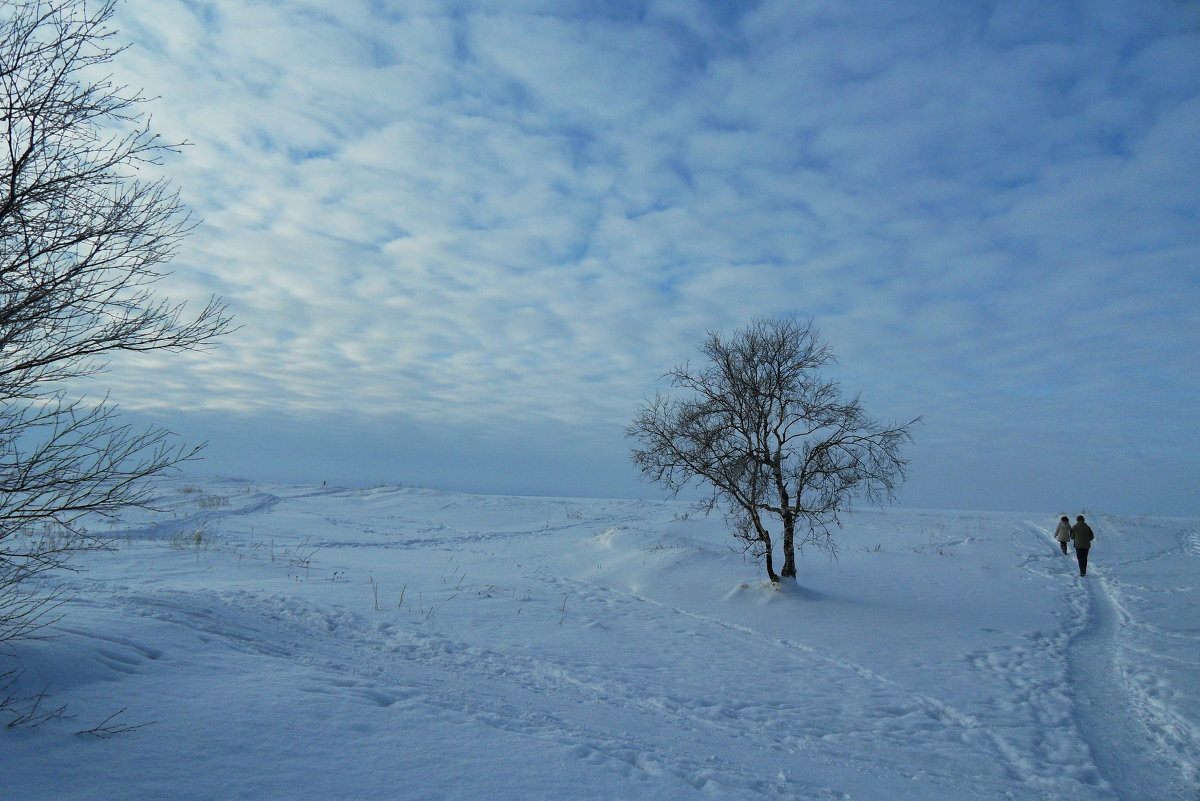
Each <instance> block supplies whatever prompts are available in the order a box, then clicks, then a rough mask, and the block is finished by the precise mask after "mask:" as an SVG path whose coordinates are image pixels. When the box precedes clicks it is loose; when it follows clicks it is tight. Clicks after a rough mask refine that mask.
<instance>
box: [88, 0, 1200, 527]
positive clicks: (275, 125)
mask: <svg viewBox="0 0 1200 801" xmlns="http://www.w3.org/2000/svg"><path fill="white" fill-rule="evenodd" d="M120 14H121V17H120V24H121V27H122V28H123V30H124V31H125V33H126V34H127V35H128V37H129V38H130V39H132V40H133V41H134V42H135V47H134V48H133V49H131V50H130V51H128V52H127V53H125V54H123V55H122V57H121V60H120V62H119V65H118V66H119V68H120V69H121V70H122V72H121V78H122V79H125V80H128V81H129V82H130V83H132V84H134V85H139V86H145V87H146V88H147V92H148V94H152V95H160V96H161V99H160V100H157V101H155V103H154V104H153V107H152V110H153V112H154V122H155V125H156V127H158V128H159V129H160V130H163V131H164V133H165V134H166V135H167V136H168V137H173V138H176V139H180V138H185V137H186V138H187V139H189V140H190V141H191V142H193V144H192V145H191V146H190V147H187V148H185V149H184V150H183V152H182V153H181V155H180V156H178V157H172V158H170V159H169V160H168V162H167V163H166V164H165V165H164V167H163V170H164V171H165V172H166V173H167V174H169V175H170V176H171V177H172V178H173V179H174V180H175V181H176V182H177V183H178V185H179V186H180V187H181V190H182V192H183V195H184V198H185V200H186V201H187V202H188V203H189V204H190V205H191V206H192V207H193V208H194V209H195V211H196V212H197V214H198V215H199V216H201V217H203V218H204V224H203V226H202V227H201V228H200V229H198V230H197V232H196V233H195V234H194V235H193V236H192V237H191V238H190V239H189V240H187V242H186V243H185V245H184V247H183V249H182V250H181V252H180V254H179V256H178V259H177V261H176V265H175V266H176V268H177V270H176V275H175V276H173V277H172V278H171V279H170V280H169V281H168V282H166V283H165V284H164V289H166V290H168V291H169V292H170V294H172V295H173V296H179V297H192V298H197V299H199V298H203V297H205V296H207V294H209V293H211V292H213V291H216V292H219V293H220V294H221V295H223V296H224V297H225V298H227V299H228V301H229V302H230V304H231V306H232V308H233V310H234V312H235V313H236V314H237V315H238V320H239V322H240V323H241V324H242V326H243V327H242V329H241V330H240V331H239V332H238V333H237V334H236V335H233V336H230V337H228V338H227V342H226V343H225V344H224V345H223V346H222V347H221V348H220V349H218V350H217V351H215V352H214V353H211V354H207V355H205V356H203V357H202V358H183V359H156V358H147V359H142V360H136V361H135V360H130V361H122V362H120V363H119V364H116V365H114V372H113V374H112V376H111V377H112V380H113V384H114V387H115V388H116V392H117V394H118V395H119V396H120V400H121V401H122V403H123V404H124V405H125V406H126V407H128V408H131V409H134V410H136V409H141V410H145V411H147V412H148V413H149V412H156V413H159V412H163V411H164V410H168V409H174V410H177V411H178V412H179V413H184V412H187V411H188V410H191V411H192V412H194V413H200V412H204V413H211V414H232V413H236V414H243V415H269V414H286V415H289V416H294V417H296V418H297V419H300V418H303V417H305V416H308V417H311V418H312V419H314V420H316V419H320V418H321V417H322V416H323V415H324V416H329V415H337V414H348V415H358V416H360V417H361V418H362V419H370V420H377V421H380V425H384V423H385V422H386V425H387V426H388V427H389V430H400V429H403V427H404V426H405V425H410V426H413V427H415V428H421V429H422V430H425V427H427V426H442V427H444V429H445V430H446V431H447V433H446V436H448V437H449V436H463V435H462V432H463V431H466V430H472V431H477V430H480V429H482V430H488V429H500V428H503V429H505V430H507V431H510V432H515V431H520V432H522V436H525V437H527V438H528V439H530V441H531V442H532V441H533V440H537V439H539V438H540V437H543V436H546V435H545V434H544V433H543V432H546V431H551V430H553V431H554V432H555V435H556V436H558V437H560V438H563V437H566V438H567V439H568V440H577V441H578V442H584V441H588V442H593V443H594V442H595V441H596V439H597V437H598V436H599V434H598V433H597V432H599V431H604V432H612V431H619V428H620V426H621V425H622V424H623V423H624V422H625V421H627V420H628V419H629V417H630V416H631V414H632V411H633V409H634V408H635V407H636V404H637V401H638V399H639V398H640V397H641V396H643V395H645V394H647V393H649V392H653V391H654V390H655V389H656V388H657V385H656V384H655V380H656V379H657V377H658V376H659V375H661V374H662V372H663V371H664V370H665V369H667V368H668V367H670V366H671V365H673V364H675V363H677V362H680V361H682V360H684V359H687V358H690V357H692V356H693V355H694V353H695V346H696V345H697V344H698V342H699V340H700V338H701V337H702V336H703V334H704V331H705V330H707V329H725V330H729V329H731V328H733V327H736V326H740V325H742V324H744V323H745V322H747V321H748V320H749V319H750V318H751V317H753V316H758V315H777V314H786V313H793V312H795V313H798V314H800V315H801V316H805V317H807V316H813V317H815V318H816V321H817V323H818V325H820V326H821V327H822V329H823V330H824V332H825V334H826V336H827V337H828V339H829V340H830V341H831V343H832V344H833V346H834V348H835V350H836V351H837V352H838V354H839V356H840V357H841V359H842V362H841V364H840V365H839V367H838V368H837V369H838V371H839V376H840V377H842V378H843V380H844V381H845V382H846V384H847V386H848V387H850V388H851V389H860V388H861V389H862V390H863V391H864V398H865V399H866V401H867V402H868V404H869V405H878V407H879V410H880V413H881V416H885V417H908V416H914V415H916V414H922V413H923V414H925V415H926V417H927V420H929V423H928V424H927V426H926V428H925V430H924V433H923V434H922V435H921V436H923V437H925V438H926V439H927V441H928V442H929V443H936V447H935V446H933V445H931V446H930V447H928V448H925V449H924V450H920V451H919V453H920V455H921V457H923V458H927V459H930V460H931V462H932V461H936V460H938V459H944V455H945V454H947V453H954V454H963V453H968V452H969V453H972V454H973V455H971V456H970V458H971V459H973V460H974V461H973V463H974V464H976V465H977V466H978V465H979V464H981V463H983V462H986V461H988V459H989V457H988V455H987V451H988V450H989V449H993V448H994V449H996V451H997V457H996V458H997V460H998V461H1001V462H1002V463H1004V464H1015V463H1016V462H1015V460H1017V459H1018V458H1019V456H1020V453H1019V452H1020V450H1021V449H1020V448H1017V447H1016V446H1015V445H1009V444H1001V443H1002V442H1003V443H1017V442H1022V441H1023V440H1026V439H1027V436H1026V434H1027V433H1028V432H1030V431H1039V432H1043V431H1055V432H1058V433H1057V434H1056V436H1057V437H1058V440H1060V441H1061V442H1063V443H1064V444H1072V443H1074V444H1076V445H1078V444H1079V443H1082V442H1085V441H1088V439H1089V436H1090V433H1091V432H1093V431H1095V430H1096V429H1097V428H1100V427H1103V428H1104V429H1105V430H1106V431H1107V432H1108V433H1107V436H1108V437H1109V440H1110V442H1109V444H1108V445H1106V446H1105V450H1104V451H1103V452H1102V453H1100V452H1098V453H1097V454H1096V459H1097V461H1100V460H1106V459H1110V458H1112V455H1113V454H1114V453H1118V452H1121V451H1125V452H1128V451H1129V450H1130V448H1131V447H1132V445H1133V443H1135V442H1152V443H1156V444H1155V446H1154V447H1159V446H1162V447H1164V448H1167V447H1169V444H1170V443H1171V442H1174V441H1176V440H1177V439H1178V437H1179V436H1180V435H1181V433H1182V434H1185V435H1186V434H1194V433H1200V432H1196V431H1195V429H1194V425H1195V424H1194V423H1181V422H1179V421H1180V420H1181V419H1182V418H1184V417H1187V419H1191V418H1192V417H1194V415H1192V412H1191V407H1192V406H1194V402H1195V400H1196V397H1197V385H1196V379H1195V378H1193V376H1194V375H1196V373H1197V370H1196V368H1197V367H1200V364H1198V363H1197V357H1196V354H1197V353H1200V341H1197V336H1198V335H1197V333H1196V332H1197V331H1198V330H1200V327H1198V326H1197V325H1196V322H1197V315H1196V312H1195V307H1196V300H1197V296H1198V294H1200V293H1198V288H1200V287H1198V284H1200V271H1198V269H1197V267H1196V266H1195V265H1196V264H1197V263H1198V262H1197V255H1200V254H1198V252H1197V251H1198V250H1200V228H1198V223H1197V213H1196V202H1195V199H1194V194H1195V193H1194V186H1193V184H1194V176H1195V175H1196V174H1197V168H1200V163H1198V145H1197V144H1196V143H1197V139H1196V137H1195V136H1194V132H1195V130H1196V129H1197V123H1198V122H1200V120H1198V119H1197V116H1198V114H1200V111H1198V109H1200V77H1198V76H1197V73H1196V71H1195V70H1194V69H1192V68H1191V66H1190V65H1191V64H1193V63H1194V61H1195V56H1196V55H1197V53H1198V52H1200V43H1198V42H1200V40H1198V39H1197V31H1196V25H1195V20H1194V18H1192V17H1191V16H1189V15H1188V14H1187V13H1186V11H1184V10H1181V9H1180V8H1179V7H1177V6H1176V5H1173V4H1171V3H1167V2H1161V3H1159V2H1152V3H1149V4H1136V8H1135V7H1134V4H1129V3H1125V2H1111V3H1103V4H1089V5H1087V6H1071V7H1068V6H1045V4H1041V5H1038V4H1033V5H1029V4H1020V3H1013V2H1006V3H995V4H983V5H980V4H967V5H963V4H960V3H953V2H948V1H947V2H922V3H917V4H915V5H914V4H908V5H905V6H896V5H895V4H890V3H867V4H865V5H864V4H859V5H855V6H846V5H844V4H836V3H805V4H801V5H797V4H795V3H791V2H772V1H770V0H764V2H760V3H756V4H748V5H746V6H741V5H738V4H725V3H718V2H699V1H697V2H685V1H684V0H663V1H662V2H629V3H620V4H601V5H595V4H589V3H551V2H527V3H487V2H467V3H459V4H443V3H433V2H430V3H405V4H402V5H389V4H379V3H367V2H347V3H342V4H337V5H334V6H328V4H323V3H315V2H312V3H302V2H296V1H294V0H284V1H283V2H271V3H263V2H253V3H247V2H234V0H213V2H205V3H199V2H170V3H163V2H159V0H155V2H153V3H151V2H149V0H129V2H127V3H125V4H123V5H122V6H121V11H120ZM1146 406H1148V407H1149V408H1152V409H1153V414H1152V415H1150V416H1147V415H1146V414H1144V413H1141V412H1139V409H1142V408H1145V407H1146ZM1140 418H1146V419H1140ZM397 427H398V428H397ZM451 431H454V432H457V433H454V434H452V433H451ZM564 432H573V433H571V434H569V435H568V434H565V433H564ZM514 437H515V435H514ZM515 438H518V439H519V437H515ZM1193 438H1194V437H1193ZM531 447H532V446H531ZM538 447H540V448H542V449H543V451H544V450H545V445H544V443H541V442H539V443H538ZM563 447H564V448H569V447H576V446H574V445H572V444H570V443H567V444H564V445H563ZM918 447H919V448H920V447H921V446H920V445H919V444H918ZM1000 452H1003V453H1002V454H1001V453H1000ZM586 453H587V451H583V450H581V451H580V454H581V456H580V457H579V458H587V457H586V455H585V454H586ZM1171 453H1173V454H1175V451H1173V450H1172V451H1171ZM1026 457H1028V454H1027V453H1026ZM1172 458H1178V460H1179V461H1177V462H1175V463H1173V464H1174V465H1175V466H1173V467H1171V468H1170V469H1171V470H1176V471H1181V472H1182V471H1186V470H1192V469H1193V468H1195V467H1197V466H1200V465H1197V463H1196V457H1194V456H1188V455H1186V454H1184V455H1178V454H1176V455H1175V456H1173V457H1172ZM612 469H614V470H625V469H627V467H626V466H625V465H613V467H612ZM989 473H990V471H989ZM1080 480H1081V481H1083V480H1084V479H1080ZM959 483H962V482H959ZM962 492H963V493H971V492H974V493H976V495H979V496H984V497H987V496H988V492H989V490H987V489H986V488H980V487H975V488H966V487H965V486H964V488H963V489H962ZM992 505H995V504H992Z"/></svg>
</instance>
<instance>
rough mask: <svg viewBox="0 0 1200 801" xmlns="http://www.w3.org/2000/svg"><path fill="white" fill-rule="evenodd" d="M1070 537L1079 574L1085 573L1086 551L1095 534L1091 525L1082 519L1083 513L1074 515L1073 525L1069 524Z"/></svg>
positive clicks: (1088, 549) (1090, 546) (1083, 574)
mask: <svg viewBox="0 0 1200 801" xmlns="http://www.w3.org/2000/svg"><path fill="white" fill-rule="evenodd" d="M1071 539H1072V541H1074V543H1075V558H1076V559H1077V560H1079V575H1081V576H1086V575H1087V560H1088V551H1090V550H1091V549H1092V540H1094V539H1096V535H1095V534H1093V533H1092V527H1091V526H1089V525H1088V524H1087V521H1085V520H1084V519H1083V515H1077V516H1076V517H1075V525H1073V526H1071Z"/></svg>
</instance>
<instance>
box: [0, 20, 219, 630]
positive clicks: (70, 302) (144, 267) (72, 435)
mask: <svg viewBox="0 0 1200 801" xmlns="http://www.w3.org/2000/svg"><path fill="white" fill-rule="evenodd" d="M113 5H114V0H107V2H99V3H95V2H93V3H89V2H87V0H27V1H24V2H22V1H21V0H16V1H13V0H10V1H9V2H5V3H3V4H2V5H0V641H4V640H8V639H12V638H14V637H18V636H22V635H25V634H28V633H29V632H30V631H32V630H34V629H36V628H38V627H40V626H41V625H44V623H45V621H44V619H43V616H44V615H45V613H46V611H47V608H48V605H49V601H48V599H47V598H46V597H45V596H44V595H40V594H39V592H38V591H37V590H36V589H35V588H34V586H33V585H34V584H36V582H31V581H30V579H31V578H33V577H35V576H37V575H38V574H39V573H42V572H44V571H46V570H50V569H53V568H57V567H63V566H65V564H66V562H67V560H68V559H69V558H70V556H71V555H72V554H73V553H76V552H78V551H81V550H89V549H93V548H99V547H103V546H104V542H103V541H102V540H101V539H98V538H97V537H95V536H94V535H89V534H88V532H87V531H86V529H85V528H84V527H83V526H82V524H81V520H82V518H83V517H84V516H85V515H87V514H89V513H100V514H112V513H114V512H116V511H117V510H119V509H121V508H124V507H128V506H131V505H138V504H143V503H144V502H145V501H146V499H147V488H146V484H145V479H147V478H149V477H150V476H153V475H156V474H158V473H161V472H162V471H164V470H165V469H167V468H169V467H171V466H173V465H176V464H178V463H179V462H181V461H184V460H186V459H189V458H191V457H192V456H194V455H195V453H196V450H197V449H196V448H191V447H187V446H182V445H175V444H172V441H171V436H170V435H169V434H168V432H166V431H163V430H159V429H149V430H146V431H139V430H133V429H131V428H130V427H129V426H127V425H123V424H121V423H120V422H119V421H118V420H117V418H116V410H115V408H114V407H113V406H111V405H110V404H108V403H107V402H106V401H86V400H85V399H83V398H81V397H79V396H78V395H77V394H75V393H73V392H72V387H73V386H75V385H74V384H73V383H70V382H75V381H78V380H79V379H82V378H85V377H87V376H92V375H95V374H96V373H98V372H102V371H103V370H104V368H105V366H106V358H107V357H108V356H110V355H112V354H115V353H118V352H123V351H126V352H127V351H134V352H136V351H163V350H165V351H185V350H193V349H197V348H201V347H204V346H206V345H207V344H210V343H211V341H212V340H213V339H214V338H215V337H217V336H219V335H221V334H223V333H226V332H227V331H229V330H230V318H229V316H228V314H227V313H226V309H225V307H224V305H223V304H222V303H221V302H219V301H218V300H216V299H212V300H210V301H209V302H208V305H207V306H205V307H204V308H203V309H202V310H201V311H200V312H199V313H198V314H196V315H195V316H194V317H192V316H188V315H186V313H185V309H184V307H183V305H182V304H174V303H171V302H170V301H167V300H165V299H162V298H160V297H159V296H157V295H156V294H155V292H154V291H153V288H154V284H155V283H156V282H157V281H158V280H159V279H161V278H162V277H163V276H164V274H165V272H164V269H163V268H164V265H165V264H166V263H167V262H169V261H170V260H171V257H172V256H173V254H174V252H175V250H176V247H177V245H178V243H179V241H180V240H181V238H182V237H183V236H185V235H186V234H187V233H188V232H189V231H190V230H191V228H192V227H193V224H192V222H191V221H190V220H189V218H188V214H187V212H186V210H185V209H184V208H183V207H182V205H181V203H180V201H179V198H178V195H177V194H176V193H175V192H173V191H172V190H171V188H170V186H169V185H168V184H167V183H166V182H165V181H163V180H149V181H147V180H140V179H139V177H138V171H139V168H141V167H143V166H144V165H147V164H157V163H158V160H159V158H160V157H161V156H162V155H163V153H165V152H170V151H174V150H175V149H176V148H177V146H176V145H168V144H164V143H162V142H161V141H160V140H159V138H158V137H157V135H156V134H154V133H153V132H152V131H151V130H150V127H149V123H148V120H146V119H145V118H144V115H143V114H142V112H141V110H140V109H141V107H142V106H143V104H144V103H145V102H146V98H144V97H142V96H141V95H140V94H139V93H137V92H131V91H129V90H128V89H127V88H126V87H124V86H117V85H114V84H113V83H112V80H111V77H108V76H107V75H106V73H105V72H104V71H103V70H104V68H105V65H106V64H107V63H109V62H110V61H111V60H112V59H113V58H114V57H115V56H116V55H117V54H119V53H120V52H121V50H122V49H123V48H121V47H116V46H114V45H113V44H112V39H113V37H114V35H115V31H114V30H113V29H112V28H111V27H110V25H109V23H110V20H111V17H112V14H113Z"/></svg>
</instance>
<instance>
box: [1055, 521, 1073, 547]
mask: <svg viewBox="0 0 1200 801" xmlns="http://www.w3.org/2000/svg"><path fill="white" fill-rule="evenodd" d="M1054 539H1056V540H1058V544H1059V545H1060V546H1061V547H1062V552H1063V553H1066V552H1067V543H1068V542H1070V541H1071V520H1070V518H1068V517H1067V516H1066V515H1063V516H1062V519H1061V520H1059V521H1058V528H1056V529H1054Z"/></svg>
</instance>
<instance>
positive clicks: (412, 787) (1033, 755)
mask: <svg viewBox="0 0 1200 801" xmlns="http://www.w3.org/2000/svg"><path fill="white" fill-rule="evenodd" d="M158 488H159V492H160V496H161V497H160V498H159V500H158V503H159V505H160V506H161V507H162V508H164V509H165V510H166V513H165V515H160V516H159V517H158V518H154V517H152V516H150V515H149V514H143V513H138V514H137V515H131V516H130V517H129V518H128V519H126V520H124V521H122V522H120V523H117V524H113V525H109V524H105V526H104V530H105V531H107V532H108V533H110V534H111V535H112V537H113V538H114V539H115V540H116V544H117V548H118V549H117V551H116V552H115V553H94V554H88V555H86V556H84V557H83V558H81V559H80V560H79V562H78V566H79V567H81V568H83V572H81V573H79V574H78V575H67V576H64V577H62V578H63V580H65V581H66V582H67V584H68V589H69V593H70V597H71V600H70V602H69V603H68V604H66V606H65V607H64V608H63V609H62V610H61V611H62V612H63V613H64V614H65V617H64V618H63V619H62V620H61V622H59V623H58V624H56V625H55V626H54V627H53V629H52V632H51V633H52V634H54V635H55V636H54V637H53V638H52V639H47V640H41V641H36V642H23V643H18V644H16V645H15V646H14V647H12V648H10V649H7V650H5V651H3V652H0V672H4V671H7V670H12V669H14V668H17V667H19V668H21V669H22V670H23V673H22V675H21V678H20V680H19V685H18V686H17V687H15V688H13V689H10V691H9V692H14V691H16V692H17V695H18V699H17V703H18V705H19V704H20V703H23V702H20V698H28V697H30V696H33V695H36V694H37V693H38V692H40V691H41V690H43V689H46V697H45V698H44V699H43V701H42V702H41V704H40V706H39V710H41V711H50V710H51V709H53V708H56V707H58V706H61V705H63V704H66V705H67V709H66V712H65V714H64V715H62V716H59V717H52V718H51V719H49V720H46V721H44V722H43V723H41V725H38V726H30V725H21V726H15V727H10V728H7V729H0V738H2V743H0V798H2V799H4V801H16V800H17V799H20V801H35V800H41V799H44V800H45V801H70V800H71V799H79V800H80V801H84V800H86V801H110V800H111V801H137V800H139V799H146V800H150V799H153V800H154V801H166V800H168V799H169V800H170V801H185V800H187V799H195V800H196V801H227V800H231V799H255V801H264V800H265V801H301V800H303V799H320V801H333V800H334V799H352V800H353V801H368V800H370V799H381V800H384V799H386V800H387V801H406V800H408V799H413V800H415V799H492V800H503V799H514V800H516V799H520V801H536V800H538V799H546V800H548V801H549V800H553V801H558V800H565V799H652V800H653V801H664V800H665V799H692V798H714V799H759V798H763V799H820V800H821V801H825V800H832V799H843V800H844V799H879V800H880V801H883V800H885V799H886V800H887V801H896V800H897V799H937V800H938V801H953V800H954V799H1030V800H1031V801H1033V800H1035V799H1036V801H1047V799H1058V800H1060V801H1061V800H1063V799H1081V800H1083V799H1086V800H1087V801H1102V800H1103V799H1123V801H1133V800H1134V799H1139V800H1140V799H1146V800H1147V801H1170V800H1171V799H1189V800H1192V801H1194V800H1195V799H1198V798H1200V609H1198V606H1197V600H1198V598H1200V592H1198V589H1200V519H1186V520H1183V519H1161V518H1159V519H1156V518H1123V517H1111V516H1106V515H1104V514H1102V513H1098V512H1097V513H1095V514H1091V515H1089V522H1091V523H1092V526H1093V528H1094V529H1095V531H1096V535H1097V541H1096V545H1095V547H1094V548H1093V551H1092V553H1093V557H1092V566H1091V567H1090V569H1089V575H1088V576H1087V578H1080V577H1079V576H1078V575H1077V570H1076V568H1075V560H1074V556H1073V555H1072V556H1063V555H1062V554H1061V553H1060V552H1059V551H1058V547H1057V545H1056V544H1055V543H1054V542H1053V541H1052V538H1051V535H1050V531H1051V530H1052V529H1053V527H1054V525H1055V522H1056V520H1057V514H1058V513H1059V512H1060V510H1050V513H1047V514H1029V515H1020V514H999V513H958V512H918V511H903V510H883V511H880V510H864V511H860V512H859V513H856V514H855V515H853V516H852V517H851V518H849V519H848V520H847V521H846V526H845V528H844V529H843V530H841V531H840V532H839V535H838V539H839V542H840V544H841V548H842V551H841V554H840V557H839V558H838V559H837V560H836V561H831V560H829V559H827V558H826V557H825V556H823V555H820V554H815V553H806V554H804V556H803V557H802V559H801V563H800V570H801V575H800V580H799V582H798V584H796V585H794V586H792V587H790V588H786V589H784V590H783V591H775V590H772V589H771V588H770V587H769V585H767V584H766V583H765V582H764V575H763V573H762V569H761V567H760V566H759V565H757V564H755V563H752V562H750V561H747V560H746V559H745V558H744V557H743V556H742V555H741V554H740V553H737V552H735V551H733V550H731V546H732V545H734V544H735V541H734V540H733V539H732V538H730V537H729V536H728V535H727V534H726V533H725V532H724V530H723V528H722V523H721V521H720V519H718V518H701V517H698V516H697V515H695V514H694V513H689V507H688V506H687V505H685V504H682V503H664V502H645V501H621V500H568V499H549V498H513V497H492V496H472V495H462V494H452V493H443V492H436V491H431V490H423V489H407V488H406V489H397V488H380V489H372V490H354V491H345V490H337V489H334V488H326V487H297V486H279V485H271V484H265V483H252V482H242V481H219V480H211V481H196V480H187V481H185V480H182V479H181V480H176V481H164V482H162V483H161V484H159V485H158ZM1061 511H1062V512H1063V513H1068V514H1071V515H1072V516H1073V515H1074V514H1075V513H1076V512H1077V511H1079V510H1073V509H1072V510H1061ZM156 520H157V522H155V521H156ZM0 714H2V715H4V717H3V718H0V720H4V721H5V722H7V720H8V719H9V718H11V717H12V716H13V714H14V710H13V709H10V710H8V711H7V712H4V713H0ZM114 715H115V717H112V718H111V719H110V716H114ZM106 721H107V722H106ZM120 729H129V730H128V731H125V732H124V733H118V731H119V730H120ZM87 730H94V731H93V733H91V734H78V732H81V731H87ZM101 735H112V736H101Z"/></svg>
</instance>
